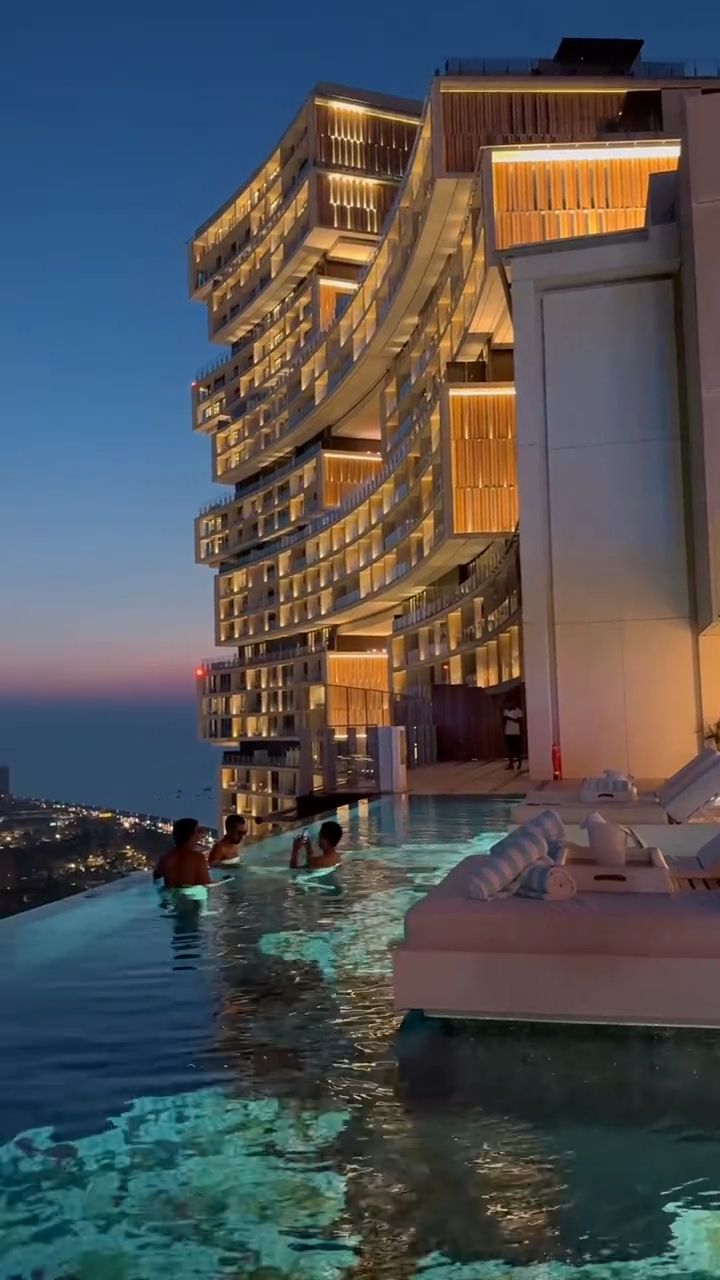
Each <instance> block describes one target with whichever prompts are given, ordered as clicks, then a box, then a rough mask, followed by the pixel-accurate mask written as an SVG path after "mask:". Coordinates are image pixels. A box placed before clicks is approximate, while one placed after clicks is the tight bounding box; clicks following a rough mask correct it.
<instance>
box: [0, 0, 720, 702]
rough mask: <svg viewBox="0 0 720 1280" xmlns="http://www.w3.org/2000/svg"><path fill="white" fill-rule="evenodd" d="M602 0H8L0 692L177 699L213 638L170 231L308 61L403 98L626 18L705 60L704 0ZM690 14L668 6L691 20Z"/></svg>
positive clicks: (300, 78)
mask: <svg viewBox="0 0 720 1280" xmlns="http://www.w3.org/2000/svg"><path fill="white" fill-rule="evenodd" d="M702 10H704V12H703V13H702V14H701V6H700V5H699V4H696V5H693V6H690V8H688V6H687V5H677V4H674V3H673V4H670V3H669V0H636V2H635V3H633V2H632V0H630V2H629V3H628V0H607V2H606V4H605V5H604V6H602V7H601V8H600V9H598V10H596V11H595V13H594V15H593V17H592V20H590V19H589V17H588V16H586V14H585V13H584V12H583V10H582V7H580V6H578V5H577V4H570V3H569V2H568V0H557V2H556V3H550V4H543V5H541V4H538V3H537V0H516V2H515V3H514V4H512V5H505V6H500V7H496V8H495V9H488V8H487V7H484V6H482V5H480V4H478V3H477V0H448V3H445V4H438V3H435V2H434V0H433V2H432V3H429V2H428V0H416V3H413V4H410V3H407V2H405V0H403V2H399V0H398V2H397V3H392V0H391V2H390V3H388V2H387V0H385V2H384V3H377V2H371V0H365V3H363V4H361V5H342V4H339V3H337V2H335V3H332V4H331V3H329V0H307V2H306V3H304V4H297V3H289V2H286V0H277V2H275V0H265V3H256V4H238V3H234V4H227V3H222V2H216V3H214V4H211V5H203V4H198V3H197V0H195V2H194V3H192V4H190V3H187V0H179V3H174V4H168V3H165V2H164V0H163V2H162V3H156V2H155V0H147V2H146V3H145V4H142V5H140V4H138V3H137V0H130V3H129V4H127V5H117V6H112V7H110V6H106V5H98V4H95V3H93V4H76V3H73V2H72V0H70V2H69V3H68V4H63V5H58V4H56V3H48V2H47V0H45V3H41V4H40V5H17V4H15V5H12V6H10V7H9V9H8V10H7V12H6V13H5V15H4V22H3V33H2V46H3V48H2V52H1V53H0V59H1V60H2V67H1V70H2V85H1V87H0V94H1V95H2V98H3V104H2V108H3V109H2V133H3V166H2V169H3V173H2V177H3V181H2V188H3V196H2V202H1V203H0V219H1V221H2V233H3V234H2V243H3V248H4V268H3V275H2V294H3V306H2V316H1V319H0V325H1V326H2V332H1V333H0V351H1V352H2V356H1V360H2V368H3V372H4V377H3V406H2V415H3V419H4V431H3V452H2V457H3V467H2V475H3V501H2V517H1V519H2V525H3V555H2V565H3V570H2V575H1V576H2V613H3V623H2V656H3V662H2V669H1V671H0V695H8V694H10V693H18V692H19V693H25V692H27V693H30V694H33V695H35V696H46V695H51V696H57V697H58V698H60V697H62V698H67V697H68V696H74V695H77V694H78V693H81V694H84V695H86V696H102V697H123V696H129V697H132V696H137V695H142V694H143V693H145V692H146V691H152V692H153V694H155V695H157V696H167V697H175V696H183V695H187V696H190V695H191V693H192V685H193V669H194V667H195V665H196V662H197V660H198V659H199V658H201V657H202V656H203V655H205V654H206V653H208V652H211V651H212V609H211V580H212V579H211V573H210V571H209V570H202V569H200V568H195V567H194V565H193V548H192V518H193V515H194V514H195V512H196V510H197V508H198V507H199V506H200V504H201V503H203V502H205V501H206V500H208V499H209V498H210V497H211V496H212V486H211V481H210V456H209V448H208V445H207V442H206V441H204V440H202V439H199V438H198V439H196V438H194V437H193V434H192V432H191V429H190V417H189V399H188V387H189V383H190V381H191V379H192V377H193V374H194V372H195V371H196V370H197V369H198V368H199V367H200V366H201V365H202V364H203V363H204V362H205V361H206V359H207V358H208V357H209V356H211V355H212V352H211V351H210V350H209V348H208V345H207V340H206V328H205V324H206V320H205V312H204V309H203V308H202V307H201V306H200V305H197V304H190V303H189V302H188V300H187V296H186V263H185V242H186V240H187V239H188V238H189V236H190V235H191V234H192V232H193V230H194V228H195V227H196V225H197V224H199V223H200V222H202V221H203V220H204V219H205V218H206V217H207V216H208V214H210V213H211V212H212V210H213V209H214V208H215V207H216V206H217V205H219V204H220V203H221V202H222V201H223V200H224V199H225V197H226V196H228V195H229V194H230V192H231V191H232V189H233V187H235V186H236V185H237V184H239V183H240V182H241V180H243V178H244V177H245V176H246V175H248V174H249V173H250V172H251V170H252V169H253V168H254V166H255V165H257V164H258V163H259V162H260V161H261V160H263V159H264V158H265V156H266V155H267V153H268V152H269V151H270V149H271V148H272V146H273V144H274V143H275V141H276V139H277V138H278V136H279V135H280V133H281V132H282V130H283V129H284V127H285V125H286V124H287V123H288V121H289V120H290V118H291V116H292V115H293V114H294V112H295V111H296V110H297V108H298V107H299V105H300V103H301V102H302V100H303V98H304V97H305V95H306V94H307V92H308V91H309V90H310V88H311V87H312V86H313V84H315V83H316V82H317V81H319V80H332V81H335V82H336V83H345V84H348V85H360V86H365V87H368V88H371V89H378V90H386V91H388V92H391V93H398V94H402V95H407V96H417V97H422V96H423V95H424V93H425V91H426V89H427V86H428V82H429V79H430V77H431V75H432V72H433V69H434V68H435V67H436V66H439V65H441V63H442V62H443V60H444V59H445V58H446V57H449V56H458V55H463V54H464V55H472V54H477V55H482V54H485V55H488V56H494V55H500V54H505V53H510V54H518V55H523V54H533V53H548V54H550V53H552V52H553V50H554V48H555V45H556V43H557V40H558V39H559V37H560V36H562V35H563V34H571V35H611V34H612V35H618V36H635V35H639V36H645V37H646V39H647V46H646V52H647V53H648V54H649V55H650V56H656V57H663V56H669V57H670V56H680V57H682V56H688V57H692V56H699V57H703V58H706V57H710V56H711V55H713V54H715V53H716V54H717V55H718V57H719V58H720V23H719V22H718V19H717V18H716V17H715V18H713V17H711V16H710V13H711V10H712V6H710V5H708V6H702ZM689 19H690V20H689Z"/></svg>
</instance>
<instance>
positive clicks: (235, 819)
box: [225, 813, 245, 835]
mask: <svg viewBox="0 0 720 1280" xmlns="http://www.w3.org/2000/svg"><path fill="white" fill-rule="evenodd" d="M244 826H245V819H244V818H243V816H242V814H241V813H229V814H228V816H227V818H226V819H225V831H226V833H227V835H230V832H231V831H232V829H233V827H244Z"/></svg>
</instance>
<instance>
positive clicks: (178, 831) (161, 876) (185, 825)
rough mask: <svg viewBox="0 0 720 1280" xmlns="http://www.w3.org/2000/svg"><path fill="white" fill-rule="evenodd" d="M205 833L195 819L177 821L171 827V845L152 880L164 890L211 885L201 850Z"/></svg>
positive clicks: (205, 859) (179, 819) (154, 872)
mask: <svg viewBox="0 0 720 1280" xmlns="http://www.w3.org/2000/svg"><path fill="white" fill-rule="evenodd" d="M204 835H205V832H204V831H203V828H202V827H201V826H200V823H199V822H198V821H197V818H178V820H177V822H174V823H173V845H174V847H173V848H172V849H169V850H168V852H167V853H164V854H163V855H162V857H161V859H160V861H159V862H158V864H157V866H156V867H155V870H154V871H153V880H162V881H163V883H164V885H165V888H166V889H192V888H195V887H196V886H197V885H209V884H210V871H209V868H208V864H207V858H206V857H205V854H204V853H203V850H202V841H203V837H204Z"/></svg>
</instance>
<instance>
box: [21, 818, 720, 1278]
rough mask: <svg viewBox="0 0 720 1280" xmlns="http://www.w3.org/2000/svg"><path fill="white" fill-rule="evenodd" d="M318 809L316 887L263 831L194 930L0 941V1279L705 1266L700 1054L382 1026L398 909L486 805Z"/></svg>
mask: <svg viewBox="0 0 720 1280" xmlns="http://www.w3.org/2000/svg"><path fill="white" fill-rule="evenodd" d="M340 817H341V821H342V822H343V825H344V826H345V827H346V831H347V834H346V837H345V841H344V848H345V865H344V867H343V870H342V872H341V875H340V877H339V880H338V881H337V882H336V883H335V884H334V885H332V884H331V885H330V886H329V887H328V888H325V889H322V888H320V887H313V886H305V887H304V888H303V887H300V886H298V885H297V884H295V883H293V882H292V880H291V878H290V877H289V876H288V873H287V854H288V845H289V841H288V839H287V838H285V839H283V840H273V841H270V842H266V843H264V844H263V845H262V846H261V847H257V848H256V849H253V850H248V852H247V855H246V859H245V863H244V865H243V867H242V868H241V869H240V870H238V871H237V872H236V873H233V875H232V878H231V879H230V880H228V881H227V882H225V883H223V884H221V885H218V886H216V887H214V888H213V889H212V890H211V891H210V896H209V910H208V913H207V914H205V915H204V916H199V915H198V914H197V913H196V912H193V913H191V912H190V911H185V912H182V913H180V914H178V915H172V914H170V913H169V912H168V910H167V908H166V907H165V906H164V905H163V903H162V901H161V899H160V896H159V895H158V893H157V891H156V890H155V889H154V888H153V887H152V885H150V884H149V883H147V881H146V880H145V879H144V878H140V879H138V878H135V877H134V878H132V879H131V880H129V881H127V882H124V883H123V884H122V885H120V886H116V887H113V888H112V889H110V890H108V891H107V892H100V893H95V894H89V895H84V896H83V897H82V898H81V899H77V900H75V901H73V902H70V903H64V904H60V905H59V906H58V907H55V908H50V909H43V910H40V911H37V912H30V913H28V914H27V915H24V916H23V917H17V918H15V919H14V920H11V921H7V922H5V923H4V924H3V926H2V927H0V952H1V954H2V965H1V966H0V1011H1V1012H0V1016H2V1050H1V1053H0V1280H56V1278H58V1280H60V1278H61V1277H62V1278H64V1280H155V1278H156V1277H162V1276H165V1275H166V1274H167V1275H171V1276H173V1277H174V1278H176V1280H190V1278H191V1277H192V1278H195V1277H208V1278H212V1280H215V1278H216V1277H233V1278H234V1280H239V1278H240V1277H248V1278H251V1280H280V1278H282V1277H292V1278H297V1280H321V1278H322V1280H341V1278H342V1277H348V1280H386V1278H387V1280H511V1278H517V1280H571V1278H572V1277H577V1278H578V1280H580V1278H582V1280H645V1278H646V1277H647V1278H648V1280H655V1278H656V1277H657V1278H658V1280H659V1278H662V1280H680V1278H681V1277H682V1278H691V1280H706V1278H709V1277H719V1276H720V1070H719V1068H720V1048H719V1047H718V1046H719V1045H720V1039H717V1040H716V1038H715V1037H714V1036H712V1035H699V1034H698V1035H691V1034H688V1033H683V1034H680V1033H648V1032H627V1031H613V1030H606V1031H598V1030H594V1029H580V1028H578V1029H569V1028H567V1029H563V1028H536V1029H528V1028H520V1027H512V1026H500V1027H490V1026H487V1025H481V1024H476V1025H469V1024H464V1025H461V1024H447V1023H434V1022H427V1021H424V1020H422V1019H420V1018H418V1017H413V1016H410V1017H409V1018H408V1019H406V1020H405V1021H404V1022H402V1023H401V1020H400V1019H399V1018H397V1017H396V1016H395V1015H394V1014H393V1012H392V991H391V971H390V960H389V954H388V947H389V944H390V943H391V942H392V940H393V939H395V938H397V937H399V935H400V932H401V928H402V918H403V914H404V912H405V911H406V910H407V908H408V906H409V905H410V904H411V903H412V902H414V901H416V900H417V898H418V897H419V896H420V895H421V894H423V893H424V892H425V891H426V890H427V888H428V887H429V886H430V885H431V884H433V883H435V882H436V881H437V880H438V879H440V878H441V877H442V876H443V875H444V874H445V873H446V872H447V871H448V870H449V868H450V867H451V866H453V865H454V864H455V863H456V862H457V861H459V859H460V858H461V857H463V856H465V855H466V853H468V852H470V851H472V850H480V849H487V848H489V846H490V845H491V844H492V843H493V842H494V841H495V840H496V839H497V838H498V834H499V833H501V832H502V831H504V830H506V829H507V826H508V810H507V807H506V806H503V805H501V804H498V803H494V802H482V801H478V800H459V799H456V798H448V799H439V800H436V799H421V798H417V799H413V800H412V801H402V802H400V801H384V800H383V801H379V802H376V803H374V804H371V805H361V806H359V808H358V809H357V810H354V811H353V812H352V813H351V814H348V813H347V811H345V812H343V813H342V814H341V815H340ZM719 998H720V997H719Z"/></svg>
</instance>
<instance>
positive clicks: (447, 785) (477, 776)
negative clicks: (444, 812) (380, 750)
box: [407, 760, 531, 797]
mask: <svg viewBox="0 0 720 1280" xmlns="http://www.w3.org/2000/svg"><path fill="white" fill-rule="evenodd" d="M407 778H408V791H409V793H410V795H411V796H503V795H508V796H522V797H524V796H525V795H527V792H528V791H529V790H530V785H531V784H530V779H529V776H528V772H527V769H526V768H523V770H522V772H521V773H516V772H514V773H511V772H510V770H509V769H506V767H505V762H504V761H503V760H491V761H489V762H484V763H481V762H480V761H478V760H463V761H461V762H460V763H457V764H456V763H453V764H428V765H422V766H421V767H420V768H418V769H408V775H407Z"/></svg>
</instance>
